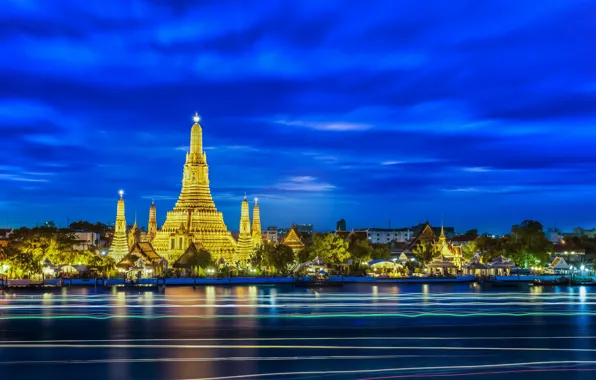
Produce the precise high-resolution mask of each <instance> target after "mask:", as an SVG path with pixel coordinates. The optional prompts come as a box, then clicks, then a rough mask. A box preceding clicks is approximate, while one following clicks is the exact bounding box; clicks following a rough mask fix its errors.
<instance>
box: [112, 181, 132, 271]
mask: <svg viewBox="0 0 596 380" xmlns="http://www.w3.org/2000/svg"><path fill="white" fill-rule="evenodd" d="M108 255H109V256H110V257H112V258H113V259H114V260H115V261H116V262H119V261H120V260H122V259H123V258H124V256H126V255H128V242H127V239H126V216H125V214H124V192H123V191H120V199H118V206H117V208H116V224H115V226H114V237H113V238H112V245H111V246H110V250H109V253H108Z"/></svg>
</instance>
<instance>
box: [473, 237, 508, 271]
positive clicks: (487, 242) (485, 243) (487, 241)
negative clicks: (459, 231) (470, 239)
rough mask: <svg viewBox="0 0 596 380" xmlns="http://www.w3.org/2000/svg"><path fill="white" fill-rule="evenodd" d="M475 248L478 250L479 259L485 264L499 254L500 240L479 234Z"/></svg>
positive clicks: (501, 246)
mask: <svg viewBox="0 0 596 380" xmlns="http://www.w3.org/2000/svg"><path fill="white" fill-rule="evenodd" d="M476 248H477V250H478V252H480V261H481V262H482V263H484V264H487V263H488V262H490V261H491V260H492V259H494V258H495V257H498V256H500V255H501V254H502V253H503V252H502V248H503V244H502V242H500V241H499V239H496V238H493V237H492V236H488V235H486V234H484V235H482V236H479V237H478V238H477V239H476Z"/></svg>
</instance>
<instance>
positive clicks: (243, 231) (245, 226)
mask: <svg viewBox="0 0 596 380" xmlns="http://www.w3.org/2000/svg"><path fill="white" fill-rule="evenodd" d="M252 247H253V246H252V238H251V235H250V216H249V215H248V201H247V200H246V195H244V200H242V209H241V212H240V230H239V233H238V246H237V248H236V257H237V259H238V260H247V259H248V257H249V256H250V254H251V253H252Z"/></svg>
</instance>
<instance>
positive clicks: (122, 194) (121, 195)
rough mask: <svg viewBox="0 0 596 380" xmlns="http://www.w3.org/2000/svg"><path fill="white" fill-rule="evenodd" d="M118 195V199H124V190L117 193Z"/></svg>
mask: <svg viewBox="0 0 596 380" xmlns="http://www.w3.org/2000/svg"><path fill="white" fill-rule="evenodd" d="M118 194H120V199H122V197H124V190H120V191H118Z"/></svg>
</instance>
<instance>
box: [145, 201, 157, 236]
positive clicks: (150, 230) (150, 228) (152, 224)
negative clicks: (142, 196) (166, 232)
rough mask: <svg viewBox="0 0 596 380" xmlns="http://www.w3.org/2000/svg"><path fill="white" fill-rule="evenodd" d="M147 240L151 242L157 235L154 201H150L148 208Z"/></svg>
mask: <svg viewBox="0 0 596 380" xmlns="http://www.w3.org/2000/svg"><path fill="white" fill-rule="evenodd" d="M146 236H147V241H148V242H149V243H151V242H152V241H153V239H155V237H156V236H157V209H156V208H155V202H153V201H152V202H151V207H150V208H149V224H148V225H147V235H146Z"/></svg>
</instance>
